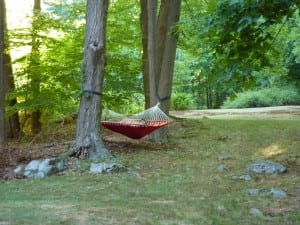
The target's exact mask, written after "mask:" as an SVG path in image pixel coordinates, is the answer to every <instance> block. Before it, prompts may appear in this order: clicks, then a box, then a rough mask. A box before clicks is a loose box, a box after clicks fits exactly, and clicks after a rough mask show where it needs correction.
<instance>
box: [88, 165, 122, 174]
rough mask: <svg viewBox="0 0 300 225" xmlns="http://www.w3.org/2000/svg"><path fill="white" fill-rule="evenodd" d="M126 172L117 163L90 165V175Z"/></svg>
mask: <svg viewBox="0 0 300 225" xmlns="http://www.w3.org/2000/svg"><path fill="white" fill-rule="evenodd" d="M123 170H126V169H125V167H124V166H123V165H121V164H117V163H91V167H90V173H112V172H119V171H123Z"/></svg>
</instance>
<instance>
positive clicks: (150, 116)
mask: <svg viewBox="0 0 300 225" xmlns="http://www.w3.org/2000/svg"><path fill="white" fill-rule="evenodd" d="M171 122H172V120H171V119H170V117H168V116H167V115H166V114H165V113H164V112H163V111H162V110H161V109H160V108H159V103H158V104H157V105H155V106H153V107H151V108H149V109H146V110H145V111H144V112H141V113H137V114H134V115H131V116H126V115H123V114H120V113H116V112H114V111H111V110H106V111H104V113H103V119H102V121H101V124H102V126H103V127H105V128H107V129H109V130H111V131H114V132H117V133H120V134H123V135H125V136H127V137H129V138H133V139H140V138H142V137H145V136H146V135H148V134H150V133H151V132H153V131H155V130H157V129H159V128H161V127H163V126H166V125H168V124H170V123H171Z"/></svg>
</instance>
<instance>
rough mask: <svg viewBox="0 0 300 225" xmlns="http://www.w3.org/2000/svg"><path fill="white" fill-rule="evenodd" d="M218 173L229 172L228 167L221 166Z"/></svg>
mask: <svg viewBox="0 0 300 225" xmlns="http://www.w3.org/2000/svg"><path fill="white" fill-rule="evenodd" d="M217 171H219V172H227V171H229V169H228V167H227V166H226V165H220V166H218V167H217Z"/></svg>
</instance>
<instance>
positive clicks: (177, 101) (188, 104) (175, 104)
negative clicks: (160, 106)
mask: <svg viewBox="0 0 300 225" xmlns="http://www.w3.org/2000/svg"><path fill="white" fill-rule="evenodd" d="M192 108H195V102H194V98H193V96H192V95H191V94H186V93H183V92H178V93H173V95H172V100H171V110H185V109H192Z"/></svg>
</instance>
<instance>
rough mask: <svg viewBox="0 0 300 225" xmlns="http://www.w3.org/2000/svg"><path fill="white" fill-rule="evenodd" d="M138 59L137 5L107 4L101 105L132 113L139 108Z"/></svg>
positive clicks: (117, 2)
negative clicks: (104, 68) (105, 51)
mask: <svg viewBox="0 0 300 225" xmlns="http://www.w3.org/2000/svg"><path fill="white" fill-rule="evenodd" d="M141 57H142V55H141V31H140V25H139V7H138V4H137V2H136V1H113V2H111V4H110V7H109V12H108V22H107V66H106V75H105V82H104V104H105V105H106V106H107V107H108V108H110V109H112V110H115V111H121V112H122V113H132V112H136V109H137V108H140V106H141V105H143V100H142V101H141V97H140V96H141V95H142V94H143V81H142V75H141ZM137 96H138V97H137ZM130 105H132V107H130Z"/></svg>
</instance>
